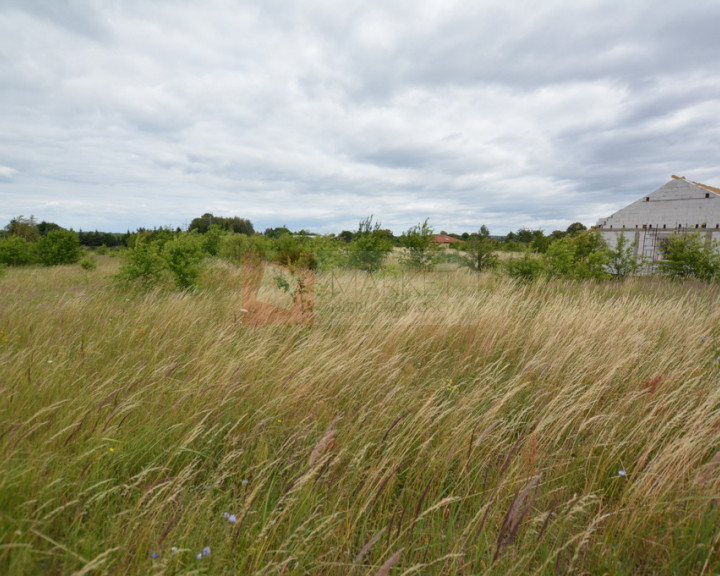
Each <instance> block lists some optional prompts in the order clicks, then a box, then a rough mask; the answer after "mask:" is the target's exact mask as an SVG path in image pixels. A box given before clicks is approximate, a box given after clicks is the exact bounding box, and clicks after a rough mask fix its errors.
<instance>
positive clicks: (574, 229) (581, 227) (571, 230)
mask: <svg viewBox="0 0 720 576" xmlns="http://www.w3.org/2000/svg"><path fill="white" fill-rule="evenodd" d="M585 230H587V226H585V224H583V223H582V222H573V223H572V224H570V226H568V227H567V230H566V233H567V234H569V235H571V236H573V235H575V234H578V233H579V232H584V231H585Z"/></svg>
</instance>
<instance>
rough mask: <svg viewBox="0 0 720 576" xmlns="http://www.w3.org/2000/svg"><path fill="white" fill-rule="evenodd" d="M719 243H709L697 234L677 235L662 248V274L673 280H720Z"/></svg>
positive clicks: (660, 267)
mask: <svg viewBox="0 0 720 576" xmlns="http://www.w3.org/2000/svg"><path fill="white" fill-rule="evenodd" d="M718 247H719V245H718V243H717V242H712V243H711V242H708V241H706V240H705V238H703V237H702V236H700V234H698V233H697V232H693V233H690V234H678V233H675V234H673V236H671V237H670V238H669V239H668V240H667V241H666V242H664V243H663V244H662V245H661V246H660V251H661V253H662V256H663V260H662V261H661V262H660V263H659V264H658V268H659V270H660V272H661V273H662V274H665V275H667V276H670V277H671V278H698V279H699V280H713V279H718V278H720V254H718V252H717V251H718Z"/></svg>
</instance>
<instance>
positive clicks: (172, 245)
mask: <svg viewBox="0 0 720 576" xmlns="http://www.w3.org/2000/svg"><path fill="white" fill-rule="evenodd" d="M162 257H163V259H164V261H165V264H166V266H167V268H168V269H169V270H170V272H171V273H172V275H173V277H174V279H175V285H176V286H177V287H178V288H180V289H182V290H184V289H187V288H192V287H193V286H196V285H197V282H198V280H199V278H200V273H201V272H202V268H201V266H200V263H201V262H202V260H203V257H204V253H203V246H202V238H201V237H200V236H198V235H195V234H180V235H179V236H177V237H176V238H175V239H174V240H171V241H170V242H166V243H165V246H164V247H163V250H162Z"/></svg>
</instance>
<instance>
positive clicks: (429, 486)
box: [0, 256, 720, 576]
mask: <svg viewBox="0 0 720 576" xmlns="http://www.w3.org/2000/svg"><path fill="white" fill-rule="evenodd" d="M118 267H119V262H118V259H117V258H110V257H108V256H99V257H98V267H97V269H95V270H84V269H82V268H81V267H80V266H61V267H51V268H39V267H25V268H10V269H7V270H6V271H5V273H4V275H3V276H2V277H0V574H8V575H39V574H42V575H55V574H58V575H60V574H62V575H65V574H67V575H71V574H76V575H78V576H80V575H96V574H98V575H99V574H114V575H123V576H125V575H143V576H144V575H152V574H158V575H160V574H168V575H169V574H178V575H179V574H183V575H190V574H208V575H225V574H239V575H250V574H252V575H255V574H257V575H261V574H262V575H271V574H272V575H291V574H292V575H305V574H308V575H313V576H314V575H357V576H362V575H368V576H372V575H388V574H389V575H398V576H399V575H409V574H418V575H436V574H437V575H440V574H443V575H445V574H446V575H467V576H469V575H472V574H478V575H479V574H497V575H501V574H503V575H504V574H698V575H700V574H718V573H719V572H720V550H719V548H720V542H719V539H720V291H719V290H718V285H717V284H712V283H711V284H706V283H699V282H693V283H691V282H685V283H681V282H671V281H668V280H665V279H661V278H637V279H629V280H626V281H624V282H614V281H607V282H590V281H587V282H560V281H541V282H536V283H531V284H518V283H514V282H512V281H510V280H509V279H507V278H504V277H501V276H496V275H493V274H476V273H472V272H469V271H463V270H454V271H453V270H442V271H438V272H434V273H429V274H428V275H423V276H422V277H420V276H416V277H406V276H402V275H398V274H384V275H375V276H368V275H367V274H365V273H358V272H347V271H335V272H332V273H325V274H319V275H318V276H317V277H316V280H315V291H316V300H315V304H316V310H315V319H314V323H313V325H312V326H287V325H278V326H252V325H248V324H247V323H244V322H243V312H242V301H241V294H240V285H241V279H240V274H241V271H240V268H238V267H236V266H234V265H231V264H228V263H226V262H223V261H220V260H216V261H213V262H212V263H211V264H210V265H209V266H208V268H207V269H206V270H205V272H204V274H203V277H202V279H201V288H200V289H198V290H195V291H192V292H179V291H176V290H170V289H159V288H156V289H152V290H144V291H143V290H136V289H131V288H128V287H125V286H123V285H121V284H119V283H118V282H117V281H116V280H114V279H113V277H112V276H113V275H114V274H115V273H117V270H118Z"/></svg>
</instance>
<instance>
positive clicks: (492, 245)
mask: <svg viewBox="0 0 720 576" xmlns="http://www.w3.org/2000/svg"><path fill="white" fill-rule="evenodd" d="M497 248H498V243H497V241H496V240H493V239H492V238H491V237H490V230H488V228H487V226H485V225H484V224H483V225H482V226H481V227H480V230H479V231H478V233H477V234H473V235H471V236H470V235H469V237H468V239H467V241H466V243H465V253H466V254H467V256H466V258H465V265H466V266H468V268H470V269H471V270H476V271H478V272H480V271H482V270H487V269H488V268H494V267H495V266H496V265H497V261H498V260H497V256H495V251H496V250H497Z"/></svg>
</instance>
